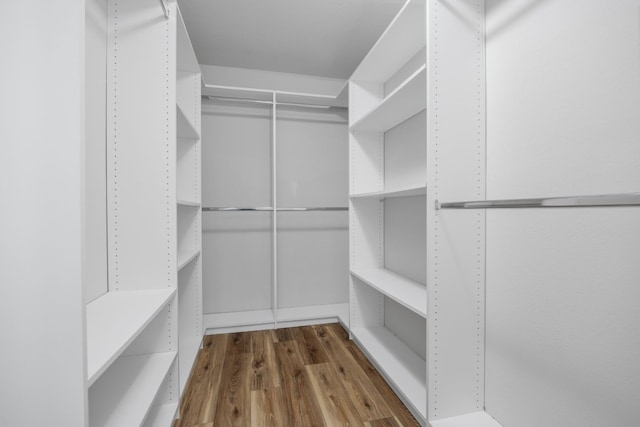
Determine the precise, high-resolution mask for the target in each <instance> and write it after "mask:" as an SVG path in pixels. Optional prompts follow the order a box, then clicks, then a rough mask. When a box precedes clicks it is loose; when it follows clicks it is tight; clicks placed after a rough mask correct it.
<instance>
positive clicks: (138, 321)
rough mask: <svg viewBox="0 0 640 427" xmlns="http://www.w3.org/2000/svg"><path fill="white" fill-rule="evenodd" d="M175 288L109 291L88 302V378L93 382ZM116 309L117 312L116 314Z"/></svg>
mask: <svg viewBox="0 0 640 427" xmlns="http://www.w3.org/2000/svg"><path fill="white" fill-rule="evenodd" d="M175 293H176V289H175V288H173V289H162V290H149V291H120V292H108V293H106V294H105V295H103V296H102V297H100V298H98V299H96V300H95V301H93V302H91V303H89V304H88V305H87V381H88V385H89V386H91V385H92V384H93V383H94V382H95V381H96V379H98V378H99V377H100V375H102V373H103V372H104V371H106V370H107V368H109V366H110V365H111V364H112V363H114V361H115V360H116V359H117V358H118V356H120V354H122V352H123V351H124V350H125V348H126V347H127V346H128V345H129V344H130V343H131V342H132V341H133V340H134V339H135V338H136V337H137V336H138V335H139V334H140V332H142V330H143V329H144V328H145V327H146V326H147V325H148V324H149V323H151V321H152V320H153V319H154V318H155V317H156V315H157V314H158V313H159V312H160V310H162V308H163V307H164V306H166V305H167V303H168V302H169V300H170V299H171V298H173V296H174V295H175ZM114 313H118V315H117V316H114V315H113V314H114Z"/></svg>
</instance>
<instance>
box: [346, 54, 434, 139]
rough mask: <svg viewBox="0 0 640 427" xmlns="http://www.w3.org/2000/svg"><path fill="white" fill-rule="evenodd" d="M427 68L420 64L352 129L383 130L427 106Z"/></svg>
mask: <svg viewBox="0 0 640 427" xmlns="http://www.w3.org/2000/svg"><path fill="white" fill-rule="evenodd" d="M426 93H427V69H426V66H425V65H423V66H421V67H420V68H419V69H418V70H417V71H415V72H414V73H413V74H412V75H411V76H409V77H408V78H407V79H406V80H405V81H404V82H403V83H402V84H401V85H400V86H398V87H397V88H396V89H395V90H394V91H393V92H391V93H390V94H389V95H388V96H387V97H386V98H384V99H383V100H382V101H381V102H380V103H379V104H378V105H376V106H375V107H374V108H372V109H371V110H370V111H369V112H367V113H366V114H364V115H363V116H362V117H361V118H360V119H358V120H357V121H356V122H355V123H354V124H353V125H351V130H352V131H377V132H385V131H387V130H389V129H391V128H393V127H394V126H397V125H398V124H400V123H402V122H403V121H405V120H407V119H408V118H410V117H412V116H414V115H415V114H417V113H419V112H420V111H422V110H424V109H425V108H426V107H427V96H426Z"/></svg>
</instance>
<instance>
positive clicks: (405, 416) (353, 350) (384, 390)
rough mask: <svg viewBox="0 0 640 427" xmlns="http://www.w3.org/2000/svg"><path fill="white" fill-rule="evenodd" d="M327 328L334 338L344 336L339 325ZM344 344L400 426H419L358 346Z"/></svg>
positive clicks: (347, 342) (347, 341)
mask: <svg viewBox="0 0 640 427" xmlns="http://www.w3.org/2000/svg"><path fill="white" fill-rule="evenodd" d="M327 328H328V330H330V331H331V332H332V333H333V334H335V335H336V336H344V335H345V331H344V329H343V328H342V326H340V325H339V324H331V325H327ZM347 336H348V335H347ZM344 344H345V347H346V348H347V350H348V351H349V353H350V354H351V355H352V356H353V358H354V359H355V360H356V361H357V363H358V364H359V365H360V367H361V368H362V370H363V371H364V372H365V373H366V375H367V377H368V378H369V379H370V380H371V382H372V383H373V384H374V387H375V388H376V389H377V390H378V391H379V392H380V393H381V394H382V395H383V396H385V401H386V403H387V406H389V408H390V409H391V410H392V411H393V413H394V414H395V416H396V417H397V418H398V420H399V421H400V424H401V425H402V426H419V425H420V424H418V422H417V421H416V419H415V418H414V417H413V415H412V414H411V412H409V410H408V409H407V407H406V406H405V405H404V403H402V401H401V400H400V398H399V397H398V396H397V395H396V394H395V392H394V391H393V389H392V388H391V386H389V384H387V382H386V381H385V379H384V378H383V377H382V375H380V373H379V372H378V370H377V369H376V368H375V366H373V364H372V363H371V362H370V361H369V359H367V357H366V356H365V355H364V354H363V353H362V351H361V350H360V348H359V347H358V345H357V344H356V343H354V342H353V341H351V340H349V339H347V340H345V341H344Z"/></svg>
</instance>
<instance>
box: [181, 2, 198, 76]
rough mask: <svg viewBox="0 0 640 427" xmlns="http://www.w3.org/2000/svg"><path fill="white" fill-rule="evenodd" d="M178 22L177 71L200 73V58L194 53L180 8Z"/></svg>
mask: <svg viewBox="0 0 640 427" xmlns="http://www.w3.org/2000/svg"><path fill="white" fill-rule="evenodd" d="M176 10H177V11H178V21H177V30H176V31H177V44H178V45H177V69H178V70H180V71H190V72H192V73H200V65H199V64H198V58H197V57H196V53H195V52H194V51H193V46H192V45H191V40H190V39H189V33H188V32H187V27H186V26H185V25H184V20H183V19H182V14H181V13H180V8H179V7H177V8H176Z"/></svg>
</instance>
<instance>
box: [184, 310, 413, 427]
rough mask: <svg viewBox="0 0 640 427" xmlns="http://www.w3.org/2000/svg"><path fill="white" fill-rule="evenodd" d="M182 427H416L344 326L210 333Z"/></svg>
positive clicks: (186, 401) (186, 402)
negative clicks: (351, 339)
mask: <svg viewBox="0 0 640 427" xmlns="http://www.w3.org/2000/svg"><path fill="white" fill-rule="evenodd" d="M180 413H181V418H180V419H179V420H177V422H176V424H175V426H176V427H231V426H253V427H256V426H284V427H312V426H366V427H383V426H393V427H398V426H418V425H419V424H418V423H417V422H416V420H415V419H414V418H413V417H412V415H411V414H410V413H409V411H408V410H407V408H406V407H405V406H404V405H403V404H402V402H401V401H400V400H399V398H398V397H397V396H396V395H395V394H394V392H393V391H392V390H391V388H390V387H389V385H388V384H387V383H386V382H385V381H384V379H383V378H382V377H381V376H380V374H379V373H378V372H377V371H376V369H375V368H374V367H373V366H372V365H371V363H370V362H369V361H368V360H367V358H366V357H365V356H364V355H363V354H362V352H361V351H360V349H359V348H358V347H357V346H356V345H355V343H353V342H352V341H350V340H349V338H348V335H347V333H346V332H345V330H344V329H343V328H342V326H340V325H339V324H337V323H335V324H328V325H316V326H305V327H300V328H283V329H278V330H268V331H257V332H241V333H233V334H224V335H207V336H206V337H205V338H204V347H203V349H202V350H200V353H199V354H198V357H197V360H196V365H195V367H194V369H193V373H192V375H191V378H190V379H189V383H188V385H187V389H186V391H185V394H184V398H183V401H182V403H181V407H180Z"/></svg>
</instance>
